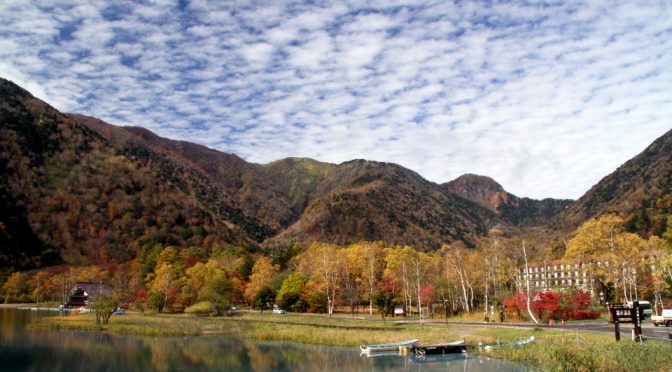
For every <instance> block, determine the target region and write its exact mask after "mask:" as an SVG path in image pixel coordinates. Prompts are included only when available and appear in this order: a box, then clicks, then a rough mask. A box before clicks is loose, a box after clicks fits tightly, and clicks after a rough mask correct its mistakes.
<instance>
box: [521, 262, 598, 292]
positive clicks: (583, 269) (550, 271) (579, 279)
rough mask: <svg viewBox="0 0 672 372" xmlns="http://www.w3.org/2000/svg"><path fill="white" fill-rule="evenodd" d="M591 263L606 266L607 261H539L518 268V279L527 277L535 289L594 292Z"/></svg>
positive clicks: (522, 280) (522, 281)
mask: <svg viewBox="0 0 672 372" xmlns="http://www.w3.org/2000/svg"><path fill="white" fill-rule="evenodd" d="M592 265H597V266H602V265H606V266H608V263H607V262H605V263H602V262H596V263H578V262H568V261H552V262H539V263H533V264H529V265H528V268H527V270H528V272H527V274H526V273H525V268H524V267H523V268H520V269H519V270H518V280H519V281H520V282H521V283H524V281H525V279H529V281H530V288H531V289H532V288H534V289H535V290H536V291H545V290H548V289H552V288H577V289H582V290H584V291H587V292H591V294H594V293H595V292H594V291H595V284H596V283H595V279H594V277H593V275H591V272H592Z"/></svg>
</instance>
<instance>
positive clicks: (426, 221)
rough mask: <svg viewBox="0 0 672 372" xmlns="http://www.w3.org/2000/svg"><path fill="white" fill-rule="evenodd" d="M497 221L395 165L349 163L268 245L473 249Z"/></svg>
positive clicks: (335, 172)
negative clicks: (460, 244) (459, 244)
mask: <svg viewBox="0 0 672 372" xmlns="http://www.w3.org/2000/svg"><path fill="white" fill-rule="evenodd" d="M498 222H499V219H498V218H497V216H496V215H495V214H494V213H492V212H491V211H489V210H487V209H485V208H483V207H481V206H479V205H478V204H476V203H473V202H471V201H469V200H466V199H463V198H461V197H459V196H457V195H455V194H453V193H450V192H447V191H445V190H443V189H442V188H441V187H440V186H439V185H437V184H435V183H432V182H429V181H427V180H425V179H424V178H422V177H421V176H420V175H418V174H417V173H415V172H413V171H410V170H408V169H406V168H403V167H401V166H399V165H396V164H390V163H380V162H373V161H366V160H353V161H350V162H346V163H343V164H340V165H338V166H336V167H335V168H333V169H332V170H331V172H329V174H328V175H327V177H326V178H324V179H323V180H322V182H320V183H319V185H317V187H316V188H315V189H314V191H313V200H311V201H310V203H309V205H308V206H307V208H306V209H305V211H304V212H303V214H302V215H301V218H300V219H299V220H298V221H297V222H296V223H294V224H293V225H292V226H290V227H289V228H288V229H287V230H285V231H283V232H282V233H280V234H279V235H278V236H276V237H274V238H272V239H271V241H270V244H271V245H273V244H274V243H284V242H298V243H305V242H310V241H327V242H334V243H337V244H346V243H349V242H353V241H357V240H362V239H365V240H382V241H385V242H387V243H388V244H399V245H404V244H407V245H413V246H415V247H417V248H419V249H425V250H431V249H436V248H438V247H439V246H440V245H441V244H443V243H447V242H451V241H455V240H462V241H464V242H466V243H467V244H473V243H474V242H475V240H476V239H477V237H479V236H484V235H485V234H487V231H488V229H489V228H490V227H492V226H494V225H495V224H496V223H498Z"/></svg>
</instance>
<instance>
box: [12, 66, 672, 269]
mask: <svg viewBox="0 0 672 372" xmlns="http://www.w3.org/2000/svg"><path fill="white" fill-rule="evenodd" d="M671 154H672V134H671V133H669V132H668V133H667V134H665V135H664V136H663V137H661V138H660V139H658V140H656V141H655V142H654V143H653V144H652V145H651V146H650V147H649V148H647V149H646V150H645V151H644V152H642V153H641V154H640V155H638V156H637V157H636V158H634V159H632V160H631V161H629V162H627V163H626V164H624V165H623V166H622V167H620V168H619V169H618V170H617V171H615V172H614V173H612V174H611V175H609V176H607V177H606V178H605V179H603V180H602V181H601V182H600V183H598V184H597V185H596V186H594V187H593V188H592V189H591V190H590V191H589V192H588V193H586V195H584V196H583V197H582V198H581V199H579V200H578V201H577V202H574V203H573V202H572V201H569V200H554V199H545V200H532V199H528V198H519V197H517V196H515V195H513V194H510V193H508V192H506V190H504V188H503V187H502V186H501V185H499V184H498V183H497V182H495V181H494V180H492V179H491V178H488V177H484V176H476V175H464V176H462V177H459V178H458V179H456V180H454V181H451V182H448V183H445V184H442V185H438V184H435V183H433V182H429V181H427V180H425V179H424V178H422V177H421V176H420V175H418V174H417V173H415V172H413V171H411V170H409V169H406V168H404V167H401V166H399V165H395V164H390V163H380V162H373V161H366V160H353V161H349V162H345V163H342V164H328V163H322V162H319V161H316V160H312V159H306V158H287V159H282V160H278V161H275V162H272V163H270V164H265V165H260V164H254V163H249V162H246V161H245V160H243V159H241V158H240V157H238V156H236V155H233V154H226V153H222V152H220V151H217V150H213V149H209V148H207V147H204V146H201V145H198V144H194V143H190V142H185V141H175V140H170V139H166V138H162V137H159V136H157V135H156V134H154V133H152V132H150V131H148V130H146V129H143V128H139V127H117V126H114V125H111V124H107V123H105V122H103V121H101V120H99V119H96V118H92V117H88V116H83V115H77V114H62V113H59V112H58V111H56V110H55V109H53V108H52V107H50V106H49V105H47V104H46V103H44V102H42V101H40V100H38V99H36V98H34V97H33V96H32V95H31V94H30V93H29V92H27V91H25V90H23V89H22V88H20V87H18V86H16V85H14V84H13V83H11V82H9V81H6V80H1V79H0V171H1V172H2V174H3V177H2V179H1V180H0V269H2V270H5V269H8V268H12V267H14V268H22V269H23V268H32V267H39V266H45V265H51V264H55V263H60V262H68V263H89V262H93V263H103V262H113V261H123V260H127V259H129V258H132V257H134V256H135V255H136V254H138V252H140V251H141V250H143V249H146V248H147V247H151V246H152V245H154V244H157V243H160V244H164V245H174V246H177V247H190V246H200V247H203V248H205V249H206V250H209V249H214V248H216V247H225V246H230V245H237V246H243V247H254V246H256V245H263V246H267V247H269V248H279V249H281V248H284V247H287V246H289V245H291V244H294V243H301V244H307V243H310V242H313V241H321V242H331V243H337V244H348V243H351V242H356V241H361V240H369V241H376V240H380V241H384V242H386V243H387V244H397V245H412V246H415V247H417V248H419V249H422V250H431V249H436V248H438V247H440V246H441V245H442V244H444V243H447V242H452V241H456V240H461V241H464V242H465V243H466V244H467V245H473V243H474V242H475V241H476V240H477V239H479V238H480V237H483V236H485V235H486V234H487V233H488V231H489V230H490V229H491V228H492V227H493V226H498V228H500V229H504V230H509V228H511V229H510V231H513V232H514V233H517V232H518V231H520V230H521V229H522V230H523V231H525V230H526V229H528V228H530V227H535V228H536V229H537V230H538V229H539V227H540V226H544V225H545V224H546V226H550V227H552V228H553V229H555V230H558V231H560V230H564V231H568V230H571V229H572V228H574V227H576V226H578V225H579V224H581V223H582V222H583V221H585V220H586V219H588V218H591V217H595V216H597V215H599V214H602V213H606V212H618V213H621V214H623V215H624V216H626V218H627V221H628V226H629V228H630V229H631V230H633V231H638V232H642V233H644V234H647V233H659V232H660V231H662V229H663V228H664V227H665V226H664V224H665V217H666V216H667V215H669V214H670V213H671V212H672V186H671V185H672V176H671V172H670V168H671V167H672V159H670V157H671Z"/></svg>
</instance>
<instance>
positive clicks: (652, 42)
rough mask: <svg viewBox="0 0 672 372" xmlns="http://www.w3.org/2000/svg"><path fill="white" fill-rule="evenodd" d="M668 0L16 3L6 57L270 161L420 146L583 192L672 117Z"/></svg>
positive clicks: (481, 168) (515, 177)
mask: <svg viewBox="0 0 672 372" xmlns="http://www.w3.org/2000/svg"><path fill="white" fill-rule="evenodd" d="M671 17H672V10H671V7H670V6H669V5H667V4H666V3H665V2H655V1H639V2H631V1H626V0H622V1H576V2H560V1H546V2H533V3H530V2H526V1H522V0H521V1H508V2H496V3H493V2H488V1H483V2H481V1H470V2H460V3H453V2H438V3H434V4H432V3H427V2H415V1H395V2H391V1H381V2H377V1H371V2H368V3H367V4H366V5H364V4H363V3H358V2H338V3H333V4H329V3H321V2H317V3H313V2H311V3H307V2H306V3H303V2H294V1H291V2H290V1H287V2H276V3H272V4H270V3H269V4H263V5H262V4H257V3H251V2H247V1H229V2H224V3H222V2H207V1H188V2H165V3H164V4H158V3H145V4H137V3H136V2H130V1H121V2H116V3H114V4H108V3H105V2H90V1H84V0H67V1H62V2H58V4H57V5H53V6H43V5H40V4H38V3H35V2H28V1H25V2H20V1H17V2H4V3H0V76H2V77H5V78H9V79H11V80H14V81H15V82H17V83H19V84H21V85H22V86H24V87H26V88H27V89H29V90H30V91H32V92H33V93H34V94H36V95H37V96H38V97H40V98H42V99H44V100H46V101H47V102H49V103H50V104H52V105H54V106H56V107H57V108H59V109H61V110H64V111H71V112H81V113H85V114H89V115H94V116H98V117H101V118H102V119H104V120H107V121H109V122H112V123H115V124H120V125H140V126H144V127H147V128H148V129H150V130H153V131H155V132H157V133H158V134H160V135H162V136H167V137H170V138H176V139H187V140H192V141H195V142H199V143H202V144H204V145H206V146H212V147H215V148H217V149H219V150H222V151H226V152H233V153H236V154H238V155H241V156H242V157H244V158H245V159H247V160H249V161H254V162H262V163H264V162H269V161H273V160H277V159H279V158H283V157H287V156H309V157H313V158H316V159H318V160H322V161H329V162H336V163H338V162H342V161H346V160H350V159H353V158H368V159H373V160H380V161H391V162H396V163H399V164H402V165H404V166H406V167H409V168H411V169H413V170H415V171H417V172H419V173H420V174H421V175H423V176H424V177H426V178H428V179H430V180H432V181H435V182H446V181H449V180H451V179H454V178H455V177H458V176H459V175H461V174H462V173H467V172H469V173H479V174H484V175H488V176H491V177H493V178H495V179H496V180H497V181H498V182H500V183H502V184H503V185H504V187H505V188H506V189H507V190H509V191H511V192H513V193H514V194H517V195H519V196H529V197H535V198H543V197H562V198H577V197H579V196H580V195H581V194H583V193H584V192H585V191H586V190H587V189H588V188H589V187H590V186H591V185H593V184H594V183H596V182H597V181H599V179H600V178H602V177H603V176H605V175H606V174H608V173H609V172H611V171H613V170H614V169H616V167H618V166H619V165H620V164H621V163H623V162H624V161H626V160H628V159H629V158H631V157H633V156H634V155H636V154H637V153H638V152H640V151H641V150H642V149H643V148H644V147H646V146H647V145H648V144H649V143H650V142H652V141H653V140H654V139H655V138H656V137H658V136H660V135H661V134H663V133H664V132H665V131H667V130H669V129H670V127H672V125H671V124H670V122H669V118H670V117H671V116H672V88H670V87H672V29H671V28H670V26H669V19H670V18H671Z"/></svg>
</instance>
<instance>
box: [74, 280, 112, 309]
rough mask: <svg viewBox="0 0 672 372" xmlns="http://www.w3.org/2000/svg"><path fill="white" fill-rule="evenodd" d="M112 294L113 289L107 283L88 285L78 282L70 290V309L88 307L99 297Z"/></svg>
mask: <svg viewBox="0 0 672 372" xmlns="http://www.w3.org/2000/svg"><path fill="white" fill-rule="evenodd" d="M111 292H112V288H110V286H109V285H107V284H105V283H86V282H77V283H75V286H74V287H72V289H71V290H70V295H69V296H68V304H67V306H68V307H81V306H88V305H89V303H90V302H91V301H93V299H95V298H96V297H98V296H107V295H109V294H110V293H111Z"/></svg>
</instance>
